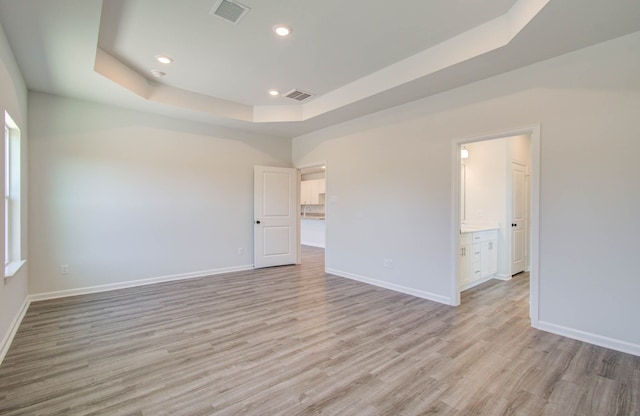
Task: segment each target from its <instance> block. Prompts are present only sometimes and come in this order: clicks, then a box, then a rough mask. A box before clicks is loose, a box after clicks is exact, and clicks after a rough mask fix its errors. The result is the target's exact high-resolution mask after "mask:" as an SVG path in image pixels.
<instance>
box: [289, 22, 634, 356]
mask: <svg viewBox="0 0 640 416" xmlns="http://www.w3.org/2000/svg"><path fill="white" fill-rule="evenodd" d="M638 50H640V33H635V34H632V35H629V36H626V37H623V38H620V39H617V40H613V41H610V42H607V43H604V44H600V45H596V46H593V47H590V48H587V49H584V50H581V51H577V52H574V53H571V54H567V55H564V56H561V57H558V58H555V59H552V60H548V61H545V62H542V63H538V64H535V65H532V66H529V67H526V68H522V69H519V70H516V71H513V72H510V73H507V74H503V75H501V76H497V77H494V78H490V79H487V80H484V81H481V82H477V83H474V84H470V85H468V86H465V87H461V88H458V89H456V90H452V91H449V92H446V93H442V94H439V95H437V96H434V97H430V98H426V99H423V100H420V101H416V102H413V103H410V104H407V105H404V106H400V107H397V108H393V109H390V110H386V111H383V112H380V113H377V114H373V115H370V116H367V117H363V118H361V119H358V120H354V121H351V122H348V123H344V124H341V125H338V126H334V127H331V128H328V129H325V130H323V131H319V132H315V133H312V134H309V135H306V136H302V137H298V138H296V139H294V142H293V159H294V163H295V164H296V165H304V164H306V163H312V161H316V160H326V161H327V167H328V169H330V170H329V177H328V184H329V185H330V188H329V189H330V195H328V200H329V210H330V213H331V216H330V217H329V218H328V222H327V232H328V233H327V252H326V259H327V268H328V269H330V270H332V271H334V272H338V273H342V274H343V275H350V276H352V277H358V276H359V277H365V278H368V279H370V280H375V281H377V282H379V283H382V284H385V285H388V286H392V285H396V286H397V287H399V288H404V289H407V290H414V291H420V292H424V293H426V294H432V295H434V296H432V297H433V298H437V297H438V296H439V297H440V298H442V299H445V300H449V301H450V300H451V297H452V296H453V295H452V287H453V285H452V284H451V282H452V279H454V262H455V259H456V256H455V254H456V253H455V246H454V244H453V238H454V236H453V230H455V228H456V227H455V224H454V218H455V213H454V202H453V201H454V196H453V193H454V190H455V186H454V179H453V178H452V173H454V172H455V168H454V167H453V166H454V163H455V160H456V158H457V157H458V155H457V154H455V153H456V152H455V151H454V146H453V145H452V143H453V141H454V140H457V139H464V138H468V137H479V136H482V135H485V134H490V133H496V132H500V131H507V130H509V129H516V128H521V127H525V126H530V125H532V124H535V123H540V125H541V155H540V157H541V167H540V169H541V195H540V200H541V206H540V222H541V223H540V296H539V318H540V322H537V323H534V324H537V325H539V326H540V327H544V328H545V329H548V330H553V331H556V332H562V333H565V334H568V335H571V336H574V337H582V338H584V339H591V340H592V341H593V342H599V343H601V344H604V343H609V344H610V345H613V346H614V347H617V348H626V347H628V348H627V350H632V351H634V352H635V353H637V354H640V321H638V319H637V317H638V316H640V303H639V302H638V300H637V294H638V293H640V277H639V272H638V264H637V260H636V258H637V249H638V244H637V242H636V239H637V237H636V235H637V234H638V232H640V218H639V216H638V215H637V212H638V207H639V205H640V186H638V184H637V176H638V175H637V155H638V154H640V137H638V132H637V131H638V130H637V118H638V114H640V77H638V74H639V73H640V54H638V53H637V51H638ZM383 258H390V259H393V261H394V268H393V269H385V268H383V267H382V262H383ZM625 346H626V347H625Z"/></svg>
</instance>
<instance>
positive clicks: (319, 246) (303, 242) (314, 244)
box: [300, 241, 324, 248]
mask: <svg viewBox="0 0 640 416" xmlns="http://www.w3.org/2000/svg"><path fill="white" fill-rule="evenodd" d="M300 244H302V245H303V246H311V247H318V248H324V244H322V243H314V242H310V241H300Z"/></svg>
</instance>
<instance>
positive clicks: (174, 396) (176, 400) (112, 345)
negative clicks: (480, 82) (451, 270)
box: [0, 247, 640, 416]
mask: <svg viewBox="0 0 640 416" xmlns="http://www.w3.org/2000/svg"><path fill="white" fill-rule="evenodd" d="M304 258H305V262H304V265H302V266H289V267H279V268H271V269H264V270H255V271H248V272H242V273H232V274H226V275H219V276H212V277H207V278H201V279H193V280H187V281H181V282H172V283H163V284H157V285H152V286H145V287H138V288H131V289H124V290H118V291H112V292H106V293H100V294H93V295H86V296H77V297H72V298H66V299H58V300H51V301H42V302H36V303H33V304H32V305H31V307H30V308H29V311H28V313H27V315H26V316H25V318H24V321H23V323H22V326H21V327H20V329H19V331H18V334H17V336H16V338H15V341H14V342H13V345H12V346H11V349H10V351H9V353H8V354H7V356H6V358H5V361H4V363H3V364H2V365H1V366H0V414H2V415H18V414H21V415H22V414H28V415H98V414H99V415H169V414H175V415H238V414H243V415H307V414H326V415H492V416H495V415H527V416H529V415H562V416H567V415H598V416H601V415H619V416H622V415H624V416H640V358H638V357H634V356H631V355H628V354H622V353H618V352H614V351H611V350H607V349H605V348H600V347H596V346H592V345H589V344H585V343H582V342H579V341H574V340H570V339H567V338H563V337H560V336H556V335H552V334H548V333H544V332H540V331H537V330H534V329H532V328H530V326H529V320H528V277H527V276H526V275H525V276H519V277H517V278H515V279H513V280H512V281H509V282H498V281H496V282H487V283H485V284H483V285H481V286H479V287H477V288H474V289H471V290H469V291H467V292H465V293H464V295H463V305H462V306H460V307H458V308H453V307H449V306H445V305H440V304H437V303H433V302H430V301H426V300H423V299H418V298H415V297H412V296H408V295H403V294H399V293H395V292H391V291H388V290H384V289H379V288H376V287H373V286H368V285H365V284H361V283H358V282H354V281H350V280H347V279H343V278H338V277H335V276H331V275H325V274H324V272H323V251H322V250H321V249H314V248H310V247H304Z"/></svg>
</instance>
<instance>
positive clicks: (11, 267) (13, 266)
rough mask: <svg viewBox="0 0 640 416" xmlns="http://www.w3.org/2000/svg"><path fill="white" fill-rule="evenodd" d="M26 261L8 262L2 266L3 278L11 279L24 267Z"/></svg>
mask: <svg viewBox="0 0 640 416" xmlns="http://www.w3.org/2000/svg"><path fill="white" fill-rule="evenodd" d="M26 262H27V261H26V260H18V261H10V262H9V263H7V264H6V265H5V266H4V278H5V279H8V278H10V277H13V276H14V275H15V274H16V273H18V271H19V270H20V269H21V268H22V266H24V264H25V263H26Z"/></svg>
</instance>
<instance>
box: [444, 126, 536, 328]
mask: <svg viewBox="0 0 640 416" xmlns="http://www.w3.org/2000/svg"><path fill="white" fill-rule="evenodd" d="M521 135H528V136H529V137H530V138H531V161H530V162H531V165H530V166H529V169H530V170H529V172H530V178H531V182H530V187H529V192H530V199H529V204H531V205H530V212H529V226H530V233H529V253H530V259H529V261H530V265H529V267H530V269H531V270H530V272H529V282H530V288H529V308H530V309H529V317H530V319H531V325H532V326H534V327H535V325H536V324H537V323H538V317H539V308H540V305H539V302H540V300H539V288H540V275H539V269H540V267H539V266H540V265H539V261H540V124H539V123H538V124H533V125H530V126H525V127H521V128H514V129H512V130H504V131H501V132H496V133H488V134H485V135H479V136H473V137H465V138H459V139H454V140H452V143H451V155H452V156H451V157H452V167H451V169H453V171H452V175H451V177H452V181H453V182H452V184H451V188H452V195H451V200H452V203H453V207H454V209H453V215H452V216H451V229H452V232H453V234H454V236H455V237H454V238H453V239H452V240H453V244H454V246H453V247H452V253H457V252H458V247H460V195H459V193H460V147H461V146H462V145H464V144H467V143H473V142H480V141H485V140H492V139H501V138H504V137H513V136H521ZM450 288H451V289H450V290H451V299H454V300H455V301H456V302H454V303H452V304H453V305H456V306H457V305H459V304H460V288H459V287H458V256H457V255H454V256H453V276H452V278H451V284H450Z"/></svg>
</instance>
